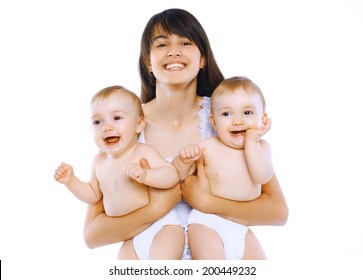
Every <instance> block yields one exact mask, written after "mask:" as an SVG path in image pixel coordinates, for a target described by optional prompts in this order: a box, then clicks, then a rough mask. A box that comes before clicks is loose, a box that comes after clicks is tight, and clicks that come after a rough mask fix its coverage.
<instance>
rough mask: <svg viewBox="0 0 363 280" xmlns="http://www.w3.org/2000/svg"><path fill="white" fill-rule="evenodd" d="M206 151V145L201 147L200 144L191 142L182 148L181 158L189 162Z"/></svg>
mask: <svg viewBox="0 0 363 280" xmlns="http://www.w3.org/2000/svg"><path fill="white" fill-rule="evenodd" d="M204 152H205V147H202V148H201V147H199V146H198V145H194V144H190V145H186V146H185V147H184V148H183V149H181V150H180V152H179V158H180V160H181V161H182V162H183V163H185V164H188V163H191V162H193V161H196V160H198V159H200V158H201V157H202V155H203V153H204Z"/></svg>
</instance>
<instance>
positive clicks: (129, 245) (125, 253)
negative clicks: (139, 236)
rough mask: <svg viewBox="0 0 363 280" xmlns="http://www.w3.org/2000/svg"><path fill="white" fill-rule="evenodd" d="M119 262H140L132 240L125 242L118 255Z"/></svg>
mask: <svg viewBox="0 0 363 280" xmlns="http://www.w3.org/2000/svg"><path fill="white" fill-rule="evenodd" d="M117 259H118V260H138V259H139V258H138V257H137V255H136V252H135V249H134V244H133V242H132V239H129V240H126V241H124V242H123V244H122V246H121V248H120V250H119V251H118V255H117Z"/></svg>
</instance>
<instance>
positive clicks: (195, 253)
mask: <svg viewBox="0 0 363 280" xmlns="http://www.w3.org/2000/svg"><path fill="white" fill-rule="evenodd" d="M188 242H189V248H190V253H191V255H192V259H193V260H224V259H225V254H224V246H223V242H222V239H221V238H220V236H219V234H218V233H217V232H216V231H215V230H213V229H211V228H209V227H207V226H204V225H201V224H190V225H189V226H188Z"/></svg>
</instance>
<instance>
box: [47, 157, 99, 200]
mask: <svg viewBox="0 0 363 280" xmlns="http://www.w3.org/2000/svg"><path fill="white" fill-rule="evenodd" d="M54 179H55V180H56V181H57V182H59V183H61V184H63V185H65V186H66V187H67V188H68V189H69V190H70V191H71V192H72V193H73V194H74V195H75V196H76V197H77V198H78V199H79V200H81V201H83V202H86V203H92V204H94V203H97V202H98V201H99V200H100V199H101V198H102V193H101V190H100V189H99V187H98V183H96V180H95V179H92V180H91V182H90V183H86V182H82V181H81V180H80V179H78V177H76V176H75V175H74V172H73V167H72V166H71V165H68V164H66V163H63V162H62V163H61V164H60V165H59V166H58V168H57V170H56V171H55V174H54Z"/></svg>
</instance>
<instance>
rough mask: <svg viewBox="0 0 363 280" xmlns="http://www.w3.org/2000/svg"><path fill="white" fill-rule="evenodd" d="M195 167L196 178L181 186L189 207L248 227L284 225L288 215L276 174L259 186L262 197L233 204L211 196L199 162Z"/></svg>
mask: <svg viewBox="0 0 363 280" xmlns="http://www.w3.org/2000/svg"><path fill="white" fill-rule="evenodd" d="M196 167H197V175H196V176H189V177H188V178H187V179H186V180H185V181H184V184H183V186H182V197H183V199H184V200H185V201H186V202H187V203H188V204H189V205H190V206H191V207H193V208H195V209H197V210H199V211H201V212H204V213H207V214H216V215H219V216H222V217H224V218H226V219H229V220H231V221H234V222H236V223H239V224H244V225H247V226H256V225H284V224H285V223H286V221H287V218H288V215H289V211H288V208H287V204H286V201H285V198H284V195H283V193H282V191H281V188H280V184H279V182H278V180H277V177H276V175H275V174H274V175H273V177H272V178H271V180H270V181H269V182H268V183H266V184H264V185H262V192H261V195H260V197H258V198H257V199H255V200H252V201H233V200H228V199H224V198H221V197H217V196H214V195H213V194H212V193H211V189H210V184H209V181H208V178H207V175H206V172H205V167H204V165H203V161H202V160H198V161H197V162H196Z"/></svg>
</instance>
